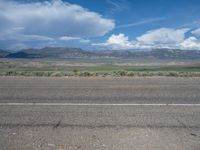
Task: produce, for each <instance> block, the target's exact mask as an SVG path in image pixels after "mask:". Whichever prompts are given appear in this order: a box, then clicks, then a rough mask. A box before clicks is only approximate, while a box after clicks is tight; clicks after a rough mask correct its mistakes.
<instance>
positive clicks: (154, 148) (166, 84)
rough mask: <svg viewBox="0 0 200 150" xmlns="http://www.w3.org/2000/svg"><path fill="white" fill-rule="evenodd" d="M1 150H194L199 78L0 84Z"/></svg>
mask: <svg viewBox="0 0 200 150" xmlns="http://www.w3.org/2000/svg"><path fill="white" fill-rule="evenodd" d="M0 135H1V136H0V147H1V149H5V150H7V149H11V150H15V149H16V150H40V149H41V150H68V149H69V150H78V149H80V150H96V149H97V150H98V149H99V150H132V149H139V150H147V149H149V150H169V149H173V150H188V149H190V150H199V149H200V78H170V77H159V78H158V77H150V78H149V77H148V78H127V77H125V78H113V77H106V78H103V77H96V78H78V77H77V78H76V77H70V78H32V77H30V78H23V77H0Z"/></svg>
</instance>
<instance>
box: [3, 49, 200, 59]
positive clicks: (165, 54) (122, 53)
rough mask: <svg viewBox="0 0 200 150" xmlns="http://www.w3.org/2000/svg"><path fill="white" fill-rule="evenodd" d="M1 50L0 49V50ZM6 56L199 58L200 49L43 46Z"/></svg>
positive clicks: (5, 55)
mask: <svg viewBox="0 0 200 150" xmlns="http://www.w3.org/2000/svg"><path fill="white" fill-rule="evenodd" d="M0 52H1V51H0ZM0 54H1V53H0ZM3 56H4V57H7V58H56V59H67V58H129V59H147V58H154V59H200V50H180V49H153V50H151V51H134V50H132V51H131V50H103V51H90V52H89V51H84V50H82V49H80V48H62V47H45V48H41V49H24V50H21V51H19V52H15V53H8V54H6V53H5V52H4V55H3Z"/></svg>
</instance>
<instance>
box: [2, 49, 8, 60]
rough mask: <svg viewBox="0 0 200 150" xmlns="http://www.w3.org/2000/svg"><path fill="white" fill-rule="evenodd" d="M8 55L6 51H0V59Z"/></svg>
mask: <svg viewBox="0 0 200 150" xmlns="http://www.w3.org/2000/svg"><path fill="white" fill-rule="evenodd" d="M8 54H10V53H9V52H8V51H5V50H2V49H0V58H4V57H6V56H7V55H8Z"/></svg>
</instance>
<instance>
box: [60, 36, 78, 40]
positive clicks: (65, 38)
mask: <svg viewBox="0 0 200 150" xmlns="http://www.w3.org/2000/svg"><path fill="white" fill-rule="evenodd" d="M59 39H60V40H63V41H71V40H81V38H80V37H71V36H62V37H60V38H59Z"/></svg>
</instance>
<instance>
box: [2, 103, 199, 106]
mask: <svg viewBox="0 0 200 150" xmlns="http://www.w3.org/2000/svg"><path fill="white" fill-rule="evenodd" d="M0 106H200V104H156V103H155V104H134V103H133V104H131V103H129V104H128V103H125V104H123V103H122V104H120V103H116V104H115V103H111V104H108V103H107V104H101V103H99V104H97V103H0Z"/></svg>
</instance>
